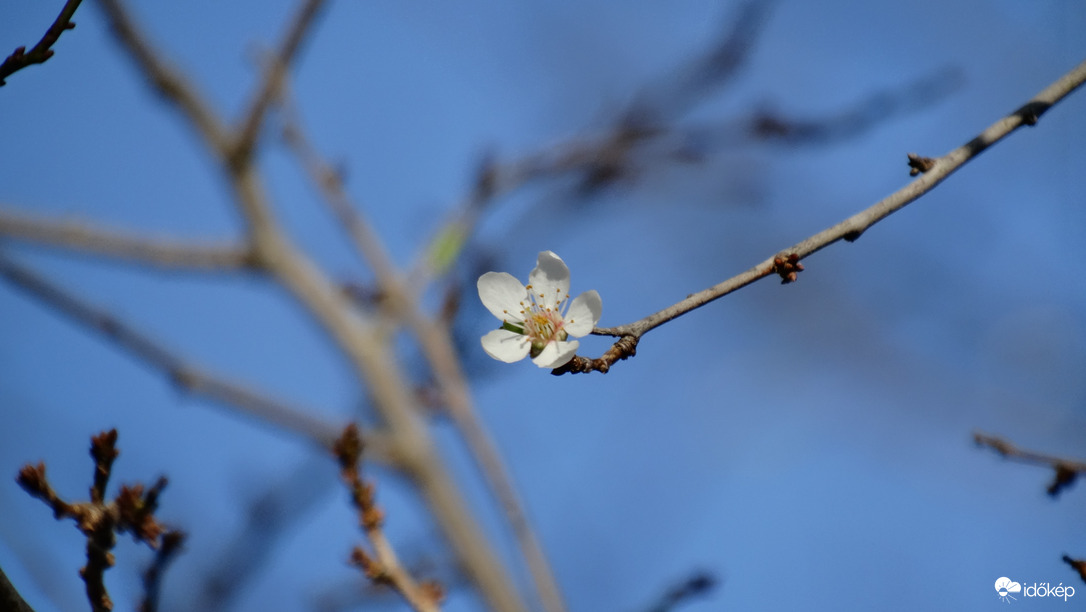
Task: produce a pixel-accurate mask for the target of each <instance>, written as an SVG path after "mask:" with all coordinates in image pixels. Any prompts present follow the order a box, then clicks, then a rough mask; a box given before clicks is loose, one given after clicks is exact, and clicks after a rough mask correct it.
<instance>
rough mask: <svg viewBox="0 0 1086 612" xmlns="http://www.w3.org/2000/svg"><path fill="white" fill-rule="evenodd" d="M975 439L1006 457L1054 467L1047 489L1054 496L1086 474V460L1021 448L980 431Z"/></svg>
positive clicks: (981, 444) (978, 443) (1020, 461)
mask: <svg viewBox="0 0 1086 612" xmlns="http://www.w3.org/2000/svg"><path fill="white" fill-rule="evenodd" d="M973 441H974V442H976V443H977V446H986V447H988V448H991V449H992V450H994V451H995V452H997V453H999V454H1000V455H1002V456H1003V457H1004V458H1006V459H1010V460H1012V461H1017V462H1019V463H1029V464H1033V465H1044V466H1047V467H1050V468H1052V469H1053V470H1054V471H1055V476H1054V477H1053V479H1052V483H1051V484H1049V485H1048V489H1047V491H1048V494H1049V495H1051V496H1052V497H1056V496H1057V495H1059V494H1060V493H1061V492H1062V491H1063V490H1064V489H1066V488H1067V487H1069V486H1071V485H1072V484H1073V483H1074V482H1075V479H1076V478H1077V477H1079V476H1086V462H1084V461H1075V460H1074V459H1066V458H1064V457H1057V456H1055V455H1046V454H1044V453H1038V452H1035V451H1030V450H1025V449H1021V448H1018V447H1017V446H1015V445H1014V444H1013V443H1011V442H1010V441H1008V440H1006V439H1004V438H999V437H997V436H990V435H987V434H983V433H980V432H976V433H974V434H973Z"/></svg>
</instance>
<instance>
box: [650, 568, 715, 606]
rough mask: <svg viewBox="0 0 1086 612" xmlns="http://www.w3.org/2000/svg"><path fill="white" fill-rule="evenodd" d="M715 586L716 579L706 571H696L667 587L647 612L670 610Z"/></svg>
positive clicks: (708, 591) (710, 590)
mask: <svg viewBox="0 0 1086 612" xmlns="http://www.w3.org/2000/svg"><path fill="white" fill-rule="evenodd" d="M716 586H717V579H716V577H715V576H713V575H712V574H709V573H706V572H696V573H694V574H693V575H691V576H690V577H688V578H686V579H685V580H683V581H682V582H681V583H679V584H676V585H674V586H672V587H671V588H669V589H668V590H667V592H666V593H664V595H663V596H662V597H661V598H660V601H658V602H656V603H655V604H653V605H652V607H651V608H649V609H648V612H671V611H672V610H675V609H676V608H678V607H679V606H680V605H682V604H684V603H689V602H690V600H692V599H695V598H697V597H704V596H706V595H708V594H709V593H712V591H713V589H715V588H716Z"/></svg>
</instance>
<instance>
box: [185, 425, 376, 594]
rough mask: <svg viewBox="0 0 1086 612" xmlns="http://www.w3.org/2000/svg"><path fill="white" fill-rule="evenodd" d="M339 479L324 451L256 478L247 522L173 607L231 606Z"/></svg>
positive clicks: (247, 505) (246, 507) (367, 436)
mask: <svg viewBox="0 0 1086 612" xmlns="http://www.w3.org/2000/svg"><path fill="white" fill-rule="evenodd" d="M371 439H373V434H372V433H369V432H365V440H366V441H367V442H368V441H369V440H371ZM367 450H368V448H367ZM335 484H336V481H335V478H334V477H332V476H331V475H330V474H328V458H327V456H326V455H324V454H323V453H322V454H320V455H313V456H310V457H308V458H307V459H306V460H305V461H304V462H303V463H302V464H301V465H299V466H298V467H296V468H294V469H292V470H291V471H290V473H288V474H285V475H284V476H283V477H282V478H279V479H276V480H274V481H272V482H267V483H265V482H260V483H253V486H258V487H261V488H262V489H263V490H261V491H259V492H258V493H257V494H256V495H255V496H253V497H252V498H250V499H248V500H247V502H246V503H245V504H244V507H243V508H242V511H241V514H242V516H244V523H243V524H242V525H241V527H240V528H238V529H236V530H235V534H234V535H233V536H232V537H231V538H230V539H229V541H227V542H224V543H223V545H222V546H221V547H219V548H218V550H217V551H216V552H215V553H213V554H214V561H212V562H211V563H210V564H209V565H208V567H207V568H206V569H204V570H203V577H202V579H200V580H199V581H198V582H199V584H198V585H197V586H190V588H189V589H188V593H187V597H186V599H185V601H183V602H181V601H172V602H171V603H172V604H173V605H172V606H171V608H172V609H174V610H229V609H231V608H232V607H233V604H234V603H235V600H236V597H237V596H238V595H239V594H241V593H243V592H245V590H246V588H247V587H249V586H250V585H251V584H252V583H253V582H254V580H256V579H258V578H259V576H260V571H261V570H262V569H264V568H266V567H267V566H268V564H269V563H271V562H272V560H273V559H274V554H275V553H276V552H277V551H278V550H280V545H281V544H282V541H283V539H284V538H286V537H289V536H290V535H292V534H293V533H294V528H295V527H297V526H299V525H300V524H302V523H303V522H304V521H305V519H306V517H308V516H311V515H312V512H313V511H314V507H316V506H317V505H319V504H321V503H323V502H326V501H327V497H328V496H327V495H326V494H325V493H327V491H328V490H329V489H330V488H331V487H332V486H334V485H335ZM241 495H242V496H245V495H246V494H245V493H244V492H243V493H241Z"/></svg>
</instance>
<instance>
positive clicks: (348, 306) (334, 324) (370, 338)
mask: <svg viewBox="0 0 1086 612" xmlns="http://www.w3.org/2000/svg"><path fill="white" fill-rule="evenodd" d="M103 3H104V4H105V5H106V7H107V13H108V14H109V15H110V19H111V21H112V22H113V23H114V28H115V29H116V30H117V33H118V39H119V40H120V41H121V43H122V45H123V46H124V48H125V49H126V50H127V51H128V52H129V54H131V55H133V57H134V58H135V59H136V63H137V65H138V66H139V67H140V68H141V69H142V70H143V72H144V73H145V75H146V76H147V78H148V80H149V81H151V83H152V84H154V85H155V86H156V87H157V88H158V89H159V91H161V92H162V93H164V94H165V95H167V97H168V98H170V99H172V100H173V101H174V102H175V103H176V105H177V107H178V108H179V109H181V111H182V112H183V114H184V116H185V117H187V118H188V119H189V120H190V121H191V122H192V123H193V124H194V126H195V127H196V129H197V131H198V132H199V133H200V134H201V135H202V136H203V137H204V140H205V142H206V144H207V146H208V147H209V148H210V149H211V150H212V152H213V154H215V155H216V156H217V157H218V158H219V160H220V163H221V164H222V166H223V170H224V171H225V173H226V176H227V179H228V181H229V185H230V187H231V189H232V190H233V192H234V196H235V199H236V204H237V207H238V209H239V211H240V213H241V215H242V217H243V218H244V220H245V222H246V223H247V225H248V234H249V239H250V244H251V245H252V249H253V250H252V253H253V261H254V264H255V265H256V266H258V267H260V268H262V269H263V270H265V271H266V272H267V273H269V274H270V275H271V276H272V277H273V278H274V279H275V280H277V281H278V282H279V283H280V284H281V285H282V286H283V287H284V288H286V289H287V290H288V291H289V292H290V293H291V295H292V296H293V297H294V298H295V299H296V300H297V301H298V302H299V303H300V304H301V305H302V306H303V307H304V308H305V309H306V310H307V311H308V312H309V313H310V314H311V315H312V317H313V318H314V319H315V320H316V321H317V322H318V323H319V324H320V325H321V327H322V328H323V329H324V330H325V331H326V333H327V334H328V335H329V337H330V338H331V339H332V340H333V341H334V342H335V343H336V344H337V345H338V347H339V348H340V349H341V350H342V351H343V355H344V356H345V358H346V359H348V361H349V362H350V363H351V365H352V366H353V368H354V371H355V373H356V375H357V376H358V378H359V380H360V381H361V382H363V383H364V384H365V385H366V387H367V391H368V392H369V393H370V395H371V397H372V398H373V404H374V406H375V407H376V408H377V409H378V411H379V412H380V414H381V416H382V418H383V420H384V421H385V424H386V426H387V432H388V436H387V439H388V441H389V443H390V444H391V445H392V447H393V449H394V450H393V452H394V453H395V455H396V457H397V459H398V462H397V464H398V466H399V467H401V468H402V469H403V470H404V471H405V473H407V474H408V475H409V476H410V477H411V478H412V479H413V481H414V483H415V484H416V485H417V486H418V487H419V488H420V490H421V491H422V493H423V495H424V497H425V498H426V500H427V504H428V505H429V507H430V509H431V510H432V511H433V512H434V515H435V517H436V518H437V520H438V522H439V523H440V524H441V526H442V529H443V530H444V532H445V535H446V537H448V538H449V541H450V542H451V543H452V546H453V548H454V549H455V550H456V551H457V554H458V555H459V557H460V561H461V562H462V563H463V565H464V567H465V570H466V571H467V573H468V575H470V576H471V578H472V580H473V581H474V582H475V583H476V584H477V585H478V586H479V589H480V591H481V593H482V595H483V596H484V598H485V599H486V600H487V601H488V603H489V604H490V605H491V606H492V607H493V608H495V609H497V610H509V611H514V612H519V611H521V610H524V605H523V603H522V602H521V600H520V598H519V596H518V594H517V592H516V589H515V588H514V586H513V583H512V581H511V580H510V578H509V576H508V574H507V572H506V571H505V568H504V567H502V565H501V564H500V563H499V562H498V560H497V557H496V555H495V554H494V552H493V550H492V549H491V547H490V545H489V539H488V538H487V537H486V535H485V533H484V532H483V531H482V528H481V526H480V525H479V523H478V522H477V521H476V520H475V518H474V516H473V515H472V514H471V513H470V512H469V510H468V508H467V504H466V502H465V500H464V497H463V495H462V493H461V492H460V490H459V489H458V488H457V487H456V485H455V483H454V482H453V480H452V476H451V474H450V473H449V472H448V470H447V469H446V467H445V463H444V461H442V459H441V457H440V456H439V455H438V454H437V450H436V447H435V444H434V442H433V440H432V438H431V435H430V432H429V431H428V429H427V426H426V423H425V422H424V421H423V420H422V416H421V414H420V411H419V410H418V406H417V401H416V399H415V398H414V396H413V393H412V391H411V388H410V387H409V386H408V385H407V384H406V381H405V380H404V378H403V375H402V371H401V368H400V366H399V364H398V363H397V362H396V360H395V357H394V354H395V353H394V350H393V348H392V347H391V346H390V345H389V341H388V338H387V337H386V335H385V334H383V333H382V331H383V330H382V329H381V328H380V326H379V325H378V322H376V321H374V320H373V319H372V317H369V316H367V315H366V314H365V313H362V312H360V311H359V309H358V308H355V307H354V305H353V304H352V303H351V301H350V300H349V299H348V298H347V297H346V296H345V295H343V293H342V291H340V290H339V287H338V286H337V285H336V284H335V283H333V282H332V281H331V279H329V278H328V276H327V274H326V273H325V272H324V271H323V270H322V269H321V268H319V267H318V266H317V265H316V264H315V263H314V262H313V261H312V260H310V259H309V258H308V257H307V256H306V255H305V254H304V253H303V252H301V251H300V250H298V248H297V247H296V246H295V245H294V244H293V243H292V242H291V241H290V239H289V238H288V236H287V235H286V234H285V232H284V230H283V228H282V227H281V226H280V224H279V223H278V222H277V220H276V219H275V218H274V215H273V213H272V210H271V207H270V203H269V201H268V198H267V195H266V194H265V192H264V184H263V181H262V177H261V176H260V174H259V171H258V169H257V168H256V167H255V165H254V163H253V159H252V156H250V155H238V154H237V150H236V149H235V148H234V147H232V146H231V144H230V143H231V142H238V141H239V140H235V139H234V138H233V137H231V136H230V135H229V134H227V133H226V132H225V131H224V130H223V129H222V128H221V127H220V123H219V121H218V119H217V118H216V117H215V116H214V114H213V113H212V111H211V110H210V109H208V108H207V107H205V106H204V104H203V102H202V101H201V99H200V98H199V97H198V96H197V95H196V94H195V92H194V90H192V89H191V87H190V86H189V85H188V84H187V83H186V82H185V81H184V80H182V79H181V78H180V76H178V75H176V74H174V73H173V72H172V71H171V70H168V69H167V68H166V67H165V63H164V62H163V61H162V60H161V59H160V58H159V57H158V56H157V55H156V54H155V53H153V52H152V51H151V48H150V45H149V44H148V43H147V42H146V41H145V40H143V38H142V37H141V36H139V35H138V34H137V32H136V28H135V27H134V25H133V23H132V22H131V19H130V18H129V17H128V15H127V14H126V12H125V10H124V9H123V6H122V4H121V3H120V1H119V0H103ZM302 15H303V19H301V20H300V21H298V22H296V23H302V22H306V21H307V19H306V18H304V15H305V11H304V10H303V13H302ZM305 29H306V28H305V25H304V23H303V25H301V26H297V27H295V28H293V30H294V31H297V32H303V31H304V30H305ZM300 36H301V34H299V37H300ZM290 38H291V37H290V36H288V43H287V45H286V46H285V47H284V48H285V49H288V50H289V47H290V46H291V43H290ZM285 53H286V55H287V56H288V57H289V55H290V54H291V53H290V52H285ZM262 89H264V90H268V91H274V90H275V89H276V87H275V86H274V85H264V86H263V87H262ZM260 98H261V96H260V95H258V96H257V97H256V98H255V99H257V100H259V99H260ZM257 121H258V122H259V119H258V120H257ZM241 142H244V141H243V140H241Z"/></svg>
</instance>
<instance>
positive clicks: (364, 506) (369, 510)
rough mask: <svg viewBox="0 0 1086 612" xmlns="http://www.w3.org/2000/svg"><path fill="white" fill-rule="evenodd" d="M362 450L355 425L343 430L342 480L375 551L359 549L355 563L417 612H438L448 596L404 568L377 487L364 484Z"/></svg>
mask: <svg viewBox="0 0 1086 612" xmlns="http://www.w3.org/2000/svg"><path fill="white" fill-rule="evenodd" d="M362 450H363V445H362V438H361V437H359V435H358V428H357V427H356V426H355V425H354V424H353V423H352V424H350V425H348V426H347V427H346V428H345V429H344V430H343V435H342V436H340V437H339V439H337V440H336V443H335V447H334V448H333V452H334V453H335V455H336V460H337V461H338V462H339V467H340V478H342V480H343V483H344V484H345V485H347V489H348V490H349V491H350V492H351V501H352V503H353V505H354V507H355V510H356V511H357V513H358V524H359V526H360V527H362V530H363V531H364V532H365V534H366V539H368V540H369V543H370V547H371V548H372V549H373V554H372V555H371V554H370V553H368V552H366V550H365V549H364V548H362V547H361V546H358V547H355V549H354V551H353V552H352V555H351V560H352V563H354V564H355V565H357V566H359V567H360V568H362V570H363V571H364V572H365V573H366V577H368V578H369V579H370V580H372V581H373V582H375V583H378V584H384V585H388V586H390V587H392V588H393V589H395V590H396V592H398V593H399V594H400V595H401V596H402V597H403V598H404V600H405V601H406V602H407V603H408V605H410V606H411V607H412V608H413V609H414V610H417V611H418V612H438V611H439V610H440V609H441V607H440V603H441V599H442V598H443V596H444V595H443V589H442V588H441V587H440V586H439V585H437V584H436V583H420V582H418V581H416V580H415V578H414V577H413V576H412V575H411V574H410V573H409V572H408V571H407V570H406V569H405V568H404V567H403V565H401V564H400V561H399V558H398V557H397V555H396V551H395V550H393V548H392V544H391V543H390V542H389V541H388V538H387V537H385V532H384V529H383V523H384V512H382V510H381V509H380V508H378V507H377V503H376V500H375V498H374V496H375V490H374V486H373V484H372V483H368V482H364V481H363V480H362V476H361V462H362Z"/></svg>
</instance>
